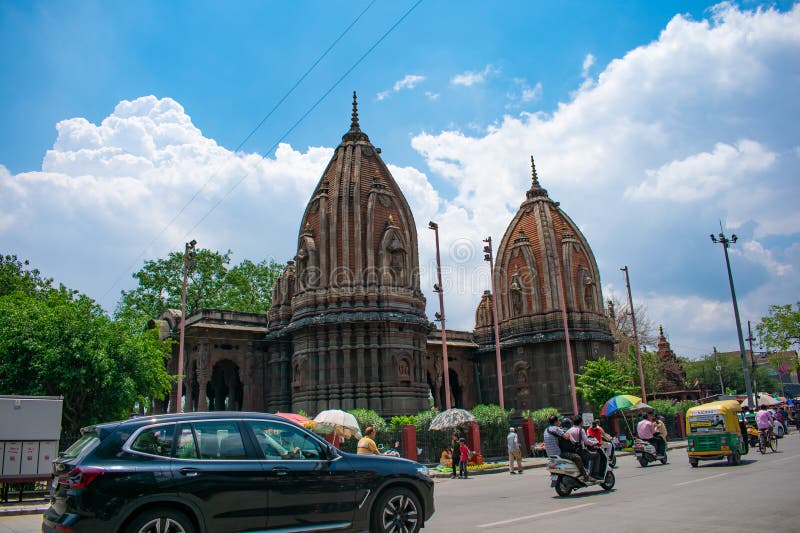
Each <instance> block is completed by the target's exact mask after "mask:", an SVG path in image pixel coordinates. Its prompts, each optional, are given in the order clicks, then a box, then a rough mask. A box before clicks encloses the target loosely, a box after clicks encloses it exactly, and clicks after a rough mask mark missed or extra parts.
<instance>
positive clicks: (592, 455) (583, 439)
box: [567, 415, 598, 475]
mask: <svg viewBox="0 0 800 533" xmlns="http://www.w3.org/2000/svg"><path fill="white" fill-rule="evenodd" d="M567 435H568V436H569V439H570V440H571V441H572V442H573V444H575V445H576V447H578V454H580V456H581V458H582V459H583V461H584V462H590V461H591V464H592V465H594V470H595V472H596V471H597V465H598V454H597V452H595V451H593V450H591V449H590V448H591V446H590V447H587V445H588V443H589V436H588V435H587V434H586V431H585V430H584V429H583V418H581V416H580V415H575V417H574V418H573V419H572V427H571V428H570V429H568V430H567ZM595 475H596V474H595Z"/></svg>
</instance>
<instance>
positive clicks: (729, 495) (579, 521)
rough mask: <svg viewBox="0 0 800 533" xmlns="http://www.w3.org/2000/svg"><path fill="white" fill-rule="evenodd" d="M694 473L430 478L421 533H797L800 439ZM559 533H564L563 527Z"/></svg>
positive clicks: (9, 530) (650, 470)
mask: <svg viewBox="0 0 800 533" xmlns="http://www.w3.org/2000/svg"><path fill="white" fill-rule="evenodd" d="M700 465H701V466H700V468H691V467H690V466H689V462H688V460H687V456H686V451H685V450H682V449H681V450H675V451H673V452H672V453H671V454H670V463H669V464H667V465H661V464H658V463H657V464H651V465H650V466H648V467H647V468H641V467H640V466H639V464H638V463H637V462H636V461H635V459H634V458H633V457H630V456H629V457H620V458H619V464H618V468H617V470H616V471H615V474H616V477H617V483H616V487H615V488H614V490H612V491H609V492H605V491H603V490H602V489H600V488H599V487H598V488H592V489H582V490H579V491H577V492H574V493H573V494H572V496H570V497H568V498H559V497H558V496H556V493H555V491H554V490H553V489H552V488H550V480H549V475H548V473H547V471H546V470H545V469H543V468H539V469H532V470H526V471H525V474H523V475H521V476H520V475H515V476H512V475H509V474H508V473H501V474H487V475H482V476H474V477H472V478H471V479H467V480H460V479H437V480H436V514H435V515H434V516H433V518H432V520H431V521H430V522H429V523H428V524H427V525H426V527H425V529H424V530H423V531H424V533H445V532H446V533H452V532H457V533H466V532H476V533H478V532H488V531H500V532H503V533H506V532H508V533H512V532H523V531H524V532H526V533H528V532H530V531H532V530H533V529H534V528H536V530H538V531H570V532H582V531H586V532H588V531H591V532H592V533H597V532H603V531H609V532H614V533H625V532H637V533H642V532H644V531H647V532H653V531H658V532H663V533H672V532H681V531H686V532H689V531H691V532H693V533H694V532H697V531H703V532H704V533H705V532H715V531H719V532H725V533H729V532H731V531H748V532H752V531H760V530H767V529H768V530H771V531H798V530H800V435H798V433H797V432H794V433H792V434H791V435H789V436H788V437H786V438H784V439H781V440H780V441H779V451H778V453H771V452H767V454H766V455H763V456H762V455H760V454H759V453H758V452H757V451H751V452H750V454H749V455H746V456H745V457H744V458H743V464H742V465H740V466H735V467H729V466H727V465H726V463H725V462H724V461H721V462H707V463H700ZM564 528H566V529H564ZM39 531H41V516H39V515H29V516H14V517H2V518H0V533H35V532H39Z"/></svg>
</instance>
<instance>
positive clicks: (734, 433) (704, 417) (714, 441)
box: [686, 400, 748, 467]
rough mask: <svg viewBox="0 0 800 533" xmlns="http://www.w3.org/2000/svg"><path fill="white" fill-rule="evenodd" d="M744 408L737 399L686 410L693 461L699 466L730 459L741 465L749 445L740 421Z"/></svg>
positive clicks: (688, 449)
mask: <svg viewBox="0 0 800 533" xmlns="http://www.w3.org/2000/svg"><path fill="white" fill-rule="evenodd" d="M741 410H742V408H741V407H740V406H739V402H737V401H736V400H721V401H718V402H711V403H707V404H703V405H698V406H697V407H692V408H691V409H689V410H688V411H686V436H687V439H688V441H689V442H688V447H687V448H686V450H687V452H688V453H689V464H691V465H692V466H693V467H697V466H698V465H699V463H700V461H709V460H719V459H722V458H725V459H727V461H728V464H729V465H738V464H739V463H740V462H741V459H742V455H744V454H746V453H747V451H748V448H747V446H746V444H745V442H744V439H745V438H747V436H746V435H745V436H744V437H743V436H742V430H741V426H740V424H739V412H740V411H741Z"/></svg>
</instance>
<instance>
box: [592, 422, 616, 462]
mask: <svg viewBox="0 0 800 533" xmlns="http://www.w3.org/2000/svg"><path fill="white" fill-rule="evenodd" d="M586 433H588V434H589V436H590V437H592V438H593V439H594V440H596V441H597V443H598V446H600V448H601V449H602V450H603V452H605V454H606V456H607V457H611V448H612V446H611V437H609V436H608V433H606V431H605V430H604V429H603V428H602V427H601V426H600V424H599V423H598V421H597V420H592V427H590V428H589V429H588V430H586Z"/></svg>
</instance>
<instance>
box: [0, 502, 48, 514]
mask: <svg viewBox="0 0 800 533" xmlns="http://www.w3.org/2000/svg"><path fill="white" fill-rule="evenodd" d="M49 506H50V502H49V500H47V499H38V500H23V501H21V502H18V501H9V502H8V503H0V518H2V517H4V516H18V515H24V514H42V513H44V512H45V510H46V509H47V508H48V507H49Z"/></svg>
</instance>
